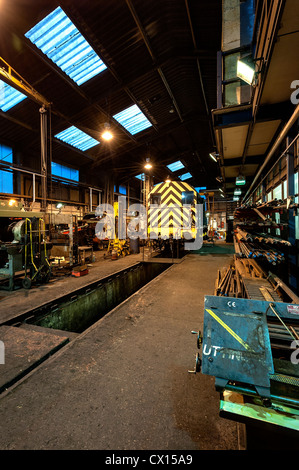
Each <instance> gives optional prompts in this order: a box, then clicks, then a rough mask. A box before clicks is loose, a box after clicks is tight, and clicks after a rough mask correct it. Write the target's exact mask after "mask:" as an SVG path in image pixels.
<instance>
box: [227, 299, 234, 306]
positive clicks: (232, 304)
mask: <svg viewBox="0 0 299 470" xmlns="http://www.w3.org/2000/svg"><path fill="white" fill-rule="evenodd" d="M227 305H228V306H229V307H235V306H236V302H232V301H231V300H229V301H228V302H227Z"/></svg>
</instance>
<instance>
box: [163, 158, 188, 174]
mask: <svg viewBox="0 0 299 470" xmlns="http://www.w3.org/2000/svg"><path fill="white" fill-rule="evenodd" d="M167 168H169V170H170V171H172V172H174V171H178V170H181V169H182V168H185V166H184V165H183V163H182V162H181V161H180V160H178V161H177V162H174V163H170V165H167Z"/></svg>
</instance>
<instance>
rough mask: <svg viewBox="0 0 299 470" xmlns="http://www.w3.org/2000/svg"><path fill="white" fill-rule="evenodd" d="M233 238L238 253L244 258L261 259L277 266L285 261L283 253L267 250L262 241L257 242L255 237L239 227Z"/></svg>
mask: <svg viewBox="0 0 299 470" xmlns="http://www.w3.org/2000/svg"><path fill="white" fill-rule="evenodd" d="M235 236H236V241H237V243H238V249H239V250H238V253H239V254H241V255H242V256H244V257H245V258H263V259H264V260H266V261H268V262H269V263H271V264H272V265H276V264H279V263H281V262H283V261H284V260H285V256H284V253H282V252H280V251H278V250H275V249H273V248H269V246H268V245H267V244H265V243H264V242H263V239H261V240H259V239H258V237H255V235H251V234H249V233H248V232H245V231H244V230H241V229H240V228H239V227H237V229H236V233H235ZM257 239H258V241H257Z"/></svg>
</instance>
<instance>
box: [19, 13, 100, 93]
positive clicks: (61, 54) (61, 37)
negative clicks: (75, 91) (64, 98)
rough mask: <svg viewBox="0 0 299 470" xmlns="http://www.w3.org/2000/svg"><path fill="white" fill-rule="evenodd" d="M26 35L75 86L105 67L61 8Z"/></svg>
mask: <svg viewBox="0 0 299 470" xmlns="http://www.w3.org/2000/svg"><path fill="white" fill-rule="evenodd" d="M25 36H26V38H28V39H29V40H30V41H31V42H32V43H33V44H35V46H36V47H37V48H38V49H40V50H41V51H42V52H43V53H44V54H45V55H46V56H47V57H48V58H49V59H51V60H52V62H54V63H55V64H56V65H57V66H58V67H59V68H60V69H61V70H62V71H63V72H64V73H66V75H68V76H69V77H70V78H71V79H72V80H74V82H76V83H77V85H82V83H85V82H87V81H88V80H90V79H91V78H93V77H94V76H96V75H98V74H99V73H101V72H103V70H105V69H106V68H107V67H106V65H105V64H104V63H103V61H102V59H101V58H100V57H99V56H98V55H97V54H96V53H95V51H94V50H93V49H92V47H91V46H90V44H88V42H87V41H86V39H85V38H84V37H83V36H82V34H81V33H80V32H79V30H78V29H77V28H76V26H75V25H74V24H73V23H72V22H71V20H70V19H69V18H68V16H67V15H66V14H65V13H64V11H63V10H62V8H60V7H58V8H56V9H55V10H54V11H52V13H50V14H49V15H48V16H46V17H45V18H44V19H43V20H41V21H40V22H39V23H37V24H36V25H35V26H34V27H33V28H31V29H30V30H29V31H28V32H27V33H26V34H25Z"/></svg>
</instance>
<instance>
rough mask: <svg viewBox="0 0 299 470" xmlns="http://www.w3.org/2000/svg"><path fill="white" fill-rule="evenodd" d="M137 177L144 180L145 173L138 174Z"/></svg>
mask: <svg viewBox="0 0 299 470" xmlns="http://www.w3.org/2000/svg"><path fill="white" fill-rule="evenodd" d="M135 178H138V179H139V180H142V181H143V180H144V173H141V174H140V175H136V176H135Z"/></svg>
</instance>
